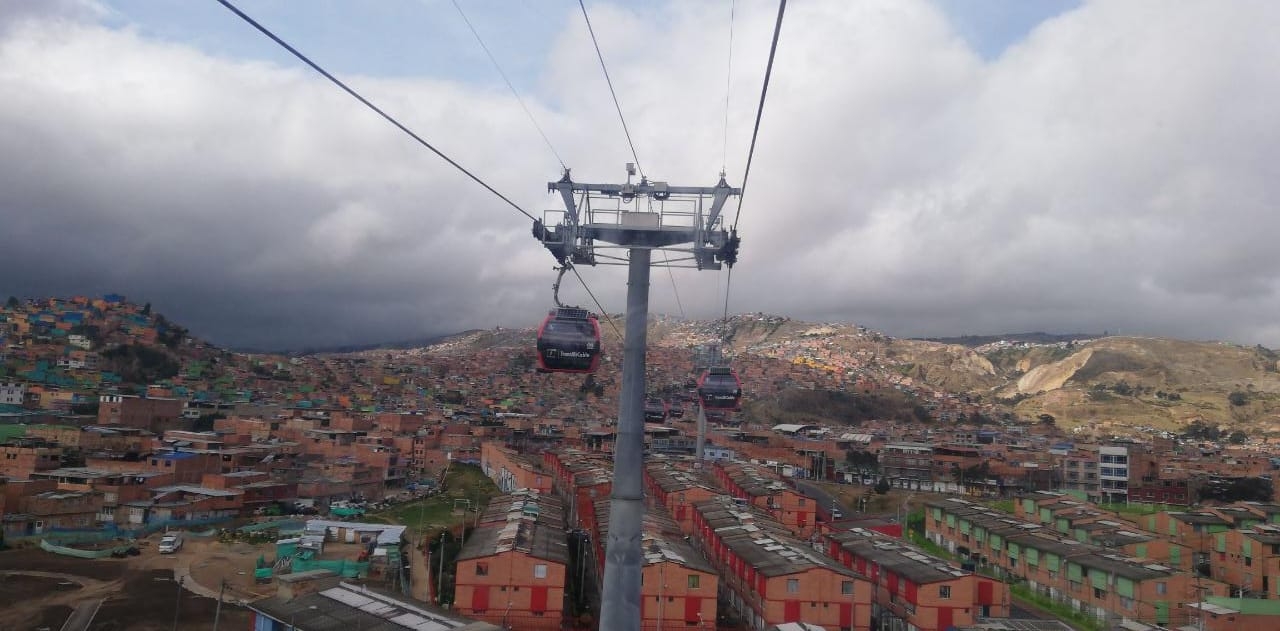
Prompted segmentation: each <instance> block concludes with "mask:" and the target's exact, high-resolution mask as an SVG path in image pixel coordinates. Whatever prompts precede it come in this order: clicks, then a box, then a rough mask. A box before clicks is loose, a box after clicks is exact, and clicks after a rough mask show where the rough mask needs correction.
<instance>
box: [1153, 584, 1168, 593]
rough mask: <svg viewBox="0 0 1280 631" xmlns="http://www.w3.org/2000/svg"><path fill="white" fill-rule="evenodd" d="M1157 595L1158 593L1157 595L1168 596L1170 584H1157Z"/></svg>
mask: <svg viewBox="0 0 1280 631" xmlns="http://www.w3.org/2000/svg"><path fill="white" fill-rule="evenodd" d="M1156 593H1157V594H1167V593H1169V584H1168V583H1156Z"/></svg>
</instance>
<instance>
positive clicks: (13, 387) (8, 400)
mask: <svg viewBox="0 0 1280 631" xmlns="http://www.w3.org/2000/svg"><path fill="white" fill-rule="evenodd" d="M26 394H27V386H26V384H23V383H0V404H3V405H22V397H23V396H25V395H26Z"/></svg>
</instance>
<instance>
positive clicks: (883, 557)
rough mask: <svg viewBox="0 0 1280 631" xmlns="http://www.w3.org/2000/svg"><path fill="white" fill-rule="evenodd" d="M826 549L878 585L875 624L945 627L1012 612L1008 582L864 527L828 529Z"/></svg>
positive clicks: (922, 629) (927, 629) (922, 630)
mask: <svg viewBox="0 0 1280 631" xmlns="http://www.w3.org/2000/svg"><path fill="white" fill-rule="evenodd" d="M824 540H825V542H826V545H827V554H829V555H830V556H832V557H833V558H835V559H836V560H837V561H839V562H840V563H841V564H842V565H844V566H845V567H847V568H849V569H851V570H853V571H855V572H857V573H858V574H860V575H862V576H865V577H867V578H869V579H870V580H871V581H872V583H874V584H875V590H876V592H875V593H874V594H873V596H872V610H871V616H872V625H873V628H877V629H879V628H884V625H888V627H889V628H899V627H900V626H902V625H903V624H906V625H908V626H907V628H910V629H917V630H918V631H946V630H947V629H952V628H955V627H967V626H970V625H973V624H976V623H978V622H980V621H981V620H982V619H984V618H1007V617H1009V603H1010V602H1011V601H1010V597H1009V585H1008V584H1006V583H1004V582H1003V581H999V580H996V579H993V578H990V577H986V576H981V575H979V574H975V573H973V572H972V571H965V570H963V569H961V568H960V567H958V566H955V565H953V564H951V563H949V562H947V561H944V560H942V559H938V558H936V557H932V556H929V555H927V554H925V553H923V552H921V551H920V550H918V549H916V548H914V547H912V546H908V545H905V544H903V543H902V542H901V541H900V540H898V539H895V538H893V537H889V536H886V535H883V534H880V533H877V532H874V531H871V530H866V529H863V528H853V529H848V530H839V531H834V532H830V533H828V534H826V535H825V536H824Z"/></svg>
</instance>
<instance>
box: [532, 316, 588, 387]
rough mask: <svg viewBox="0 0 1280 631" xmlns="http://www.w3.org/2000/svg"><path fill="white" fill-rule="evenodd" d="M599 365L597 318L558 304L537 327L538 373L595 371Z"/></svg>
mask: <svg viewBox="0 0 1280 631" xmlns="http://www.w3.org/2000/svg"><path fill="white" fill-rule="evenodd" d="M599 364H600V320H599V319H598V318H596V315H595V314H594V313H591V312H589V311H587V310H586V309H580V308H578V307H558V308H556V309H553V310H552V311H551V312H550V313H548V314H547V319H545V320H543V321H542V326H540V327H538V371H539V372H576V373H586V372H595V370H596V367H597V366H599Z"/></svg>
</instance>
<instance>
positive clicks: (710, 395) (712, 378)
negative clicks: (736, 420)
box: [698, 366, 742, 410]
mask: <svg viewBox="0 0 1280 631" xmlns="http://www.w3.org/2000/svg"><path fill="white" fill-rule="evenodd" d="M698 400H699V401H700V402H702V408H703V409H704V410H737V409H741V407H742V380H741V379H739V378H738V373H737V372H735V371H734V370H733V369H732V368H729V367H727V366H715V367H712V368H709V369H707V372H705V373H702V377H700V378H699V379H698Z"/></svg>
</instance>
